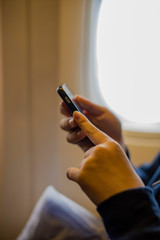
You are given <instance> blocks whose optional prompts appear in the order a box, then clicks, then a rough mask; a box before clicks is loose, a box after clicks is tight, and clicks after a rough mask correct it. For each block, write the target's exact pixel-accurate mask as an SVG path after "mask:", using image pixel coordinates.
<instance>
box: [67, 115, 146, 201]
mask: <svg viewBox="0 0 160 240" xmlns="http://www.w3.org/2000/svg"><path fill="white" fill-rule="evenodd" d="M73 117H74V121H75V122H76V124H77V125H78V126H79V128H80V129H81V130H82V131H83V133H84V134H85V135H86V136H87V137H88V138H89V139H90V140H91V142H93V144H94V145H95V146H94V147H92V148H90V149H89V150H88V151H87V152H86V153H85V155H84V159H83V160H82V162H81V164H80V166H79V167H78V168H76V167H71V168H69V169H68V170H67V177H68V178H69V179H70V180H73V181H75V182H77V183H78V184H79V185H80V186H81V188H82V190H83V191H84V192H85V193H86V194H87V196H88V197H89V198H90V199H91V200H92V201H93V203H95V204H96V205H99V204H100V203H101V202H103V201H104V200H106V199H107V198H109V197H111V196H113V195H115V194H117V193H120V192H122V191H125V190H128V189H131V188H137V187H143V186H144V184H143V183H142V181H141V179H140V178H139V176H138V175H137V174H136V172H135V171H134V169H133V167H132V165H131V163H130V162H129V160H128V158H127V157H126V154H125V153H124V151H123V150H122V148H121V146H120V145H119V144H118V143H117V142H116V141H114V140H113V139H112V138H111V137H109V136H108V135H106V134H105V133H103V132H101V131H100V130H98V129H97V128H96V127H95V126H94V125H93V124H91V123H90V122H89V120H88V119H87V118H86V117H84V115H83V114H81V113H79V112H74V114H73Z"/></svg>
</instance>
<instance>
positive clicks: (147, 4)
mask: <svg viewBox="0 0 160 240" xmlns="http://www.w3.org/2000/svg"><path fill="white" fill-rule="evenodd" d="M97 64H98V84H99V88H100V92H101V94H102V96H103V98H104V100H105V102H106V103H107V104H108V105H109V106H110V107H111V108H112V109H113V110H114V111H115V112H116V113H117V114H119V115H120V116H121V117H122V119H125V120H127V121H128V122H132V123H134V124H137V126H138V125H139V126H140V125H141V126H142V125H143V126H144V125H146V126H149V128H152V127H153V128H154V126H157V127H158V129H159V130H160V124H159V123H160V1H159V0H157V1H156V0H154V1H152V0H138V1H136V0H134V1H128V0H123V1H114V0H104V1H102V4H101V7H100V12H99V19H98V28H97Z"/></svg>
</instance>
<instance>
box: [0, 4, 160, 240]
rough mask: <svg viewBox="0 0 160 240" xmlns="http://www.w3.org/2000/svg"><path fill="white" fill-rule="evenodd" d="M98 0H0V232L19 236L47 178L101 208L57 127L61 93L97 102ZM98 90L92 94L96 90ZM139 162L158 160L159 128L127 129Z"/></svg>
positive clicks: (73, 196)
mask: <svg viewBox="0 0 160 240" xmlns="http://www.w3.org/2000/svg"><path fill="white" fill-rule="evenodd" d="M100 3H101V1H100V0H77V1H75V0H0V239H2V240H10V239H15V238H16V236H17V235H18V233H19V232H20V230H21V229H22V227H23V226H24V224H25V222H26V220H27V219H28V217H29V215H30V213H31V211H32V209H33V207H34V205H35V203H36V202H37V200H38V198H39V197H40V195H41V194H42V192H43V191H44V190H45V188H46V187H47V186H48V185H53V186H54V187H55V188H56V189H57V190H58V191H60V192H62V193H63V194H65V195H67V196H68V197H70V198H71V199H73V200H75V201H76V202H78V203H80V204H81V205H83V206H84V207H86V208H87V209H89V210H90V211H92V212H93V213H95V214H96V209H95V207H94V206H93V205H92V203H91V202H90V201H89V200H88V199H87V197H86V196H85V195H84V194H83V193H82V191H81V190H80V188H79V187H78V186H77V185H76V184H74V183H71V182H69V181H68V180H67V178H66V175H65V173H66V169H67V168H68V167H69V166H76V165H78V164H79V162H80V161H81V159H82V158H83V153H82V152H81V150H80V149H79V148H78V147H77V146H72V145H70V144H69V143H67V142H66V139H65V133H64V132H63V131H62V130H60V129H59V120H60V118H61V115H60V113H59V104H60V98H59V96H58V95H57V93H56V88H57V87H58V85H60V84H61V83H64V82H65V83H66V84H67V85H68V87H69V88H70V89H71V90H72V92H73V93H77V94H82V95H84V96H85V97H87V98H90V99H92V100H94V101H95V102H98V100H99V97H98V95H97V97H96V92H95V90H94V92H93V91H92V94H90V91H89V89H90V90H91V85H90V84H94V82H95V79H96V68H95V62H96V60H95V49H94V48H95V42H96V38H95V36H96V22H97V18H98V11H99V7H100ZM93 93H94V94H93ZM124 135H125V140H126V143H127V145H128V147H129V150H130V152H131V156H132V160H133V162H134V163H135V164H136V165H138V164H141V163H143V162H144V161H145V162H148V161H150V160H152V158H153V156H154V155H155V154H156V153H157V151H158V150H159V146H160V133H157V132H154V133H147V132H137V131H136V132H135V131H129V130H128V129H127V130H125V129H124Z"/></svg>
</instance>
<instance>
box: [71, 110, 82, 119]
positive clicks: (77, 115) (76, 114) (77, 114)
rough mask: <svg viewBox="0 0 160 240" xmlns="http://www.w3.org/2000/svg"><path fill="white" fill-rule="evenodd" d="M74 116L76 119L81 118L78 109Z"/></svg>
mask: <svg viewBox="0 0 160 240" xmlns="http://www.w3.org/2000/svg"><path fill="white" fill-rule="evenodd" d="M73 117H74V118H75V119H79V118H80V113H79V112H77V111H74V113H73Z"/></svg>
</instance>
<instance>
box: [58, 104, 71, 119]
mask: <svg viewBox="0 0 160 240" xmlns="http://www.w3.org/2000/svg"><path fill="white" fill-rule="evenodd" d="M60 112H61V113H62V114H63V115H65V116H67V117H70V116H72V113H71V111H70V110H69V108H68V107H67V105H66V104H65V102H61V103H60Z"/></svg>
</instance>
